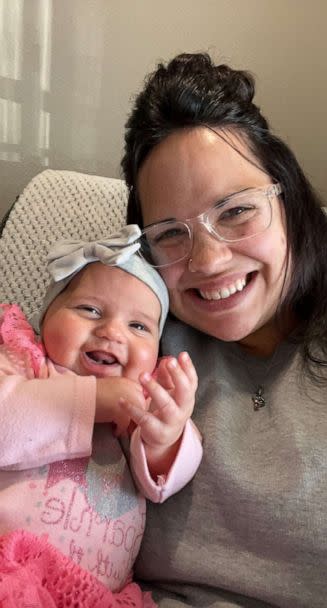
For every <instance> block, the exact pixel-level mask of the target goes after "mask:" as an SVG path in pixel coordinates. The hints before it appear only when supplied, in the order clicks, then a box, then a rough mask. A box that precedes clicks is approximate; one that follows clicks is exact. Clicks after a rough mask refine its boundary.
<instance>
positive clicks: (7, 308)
mask: <svg viewBox="0 0 327 608" xmlns="http://www.w3.org/2000/svg"><path fill="white" fill-rule="evenodd" d="M0 344H4V345H5V346H7V347H8V348H9V349H10V350H12V351H14V352H15V353H17V354H18V355H22V356H23V357H26V356H27V357H28V359H29V364H30V366H31V367H32V369H33V371H34V373H35V376H37V377H38V376H39V373H40V369H41V365H42V363H43V362H44V359H45V350H44V346H43V345H42V343H41V342H40V340H39V338H37V337H36V336H35V333H34V330H33V328H32V327H31V325H30V324H29V322H28V321H27V319H26V317H25V315H24V313H23V312H22V310H21V309H20V308H19V306H17V304H0Z"/></svg>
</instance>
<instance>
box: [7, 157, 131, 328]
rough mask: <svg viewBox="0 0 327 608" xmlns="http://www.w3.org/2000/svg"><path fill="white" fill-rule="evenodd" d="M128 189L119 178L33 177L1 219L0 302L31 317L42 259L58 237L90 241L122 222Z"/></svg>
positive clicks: (41, 285) (43, 280)
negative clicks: (16, 306)
mask: <svg viewBox="0 0 327 608" xmlns="http://www.w3.org/2000/svg"><path fill="white" fill-rule="evenodd" d="M126 204H127V188H126V185H125V182H123V181H122V180H120V179H114V178H108V177H98V176H95V175H86V174H84V173H76V172H73V171H55V170H51V169H48V170H46V171H43V172H42V173H39V175H37V176H36V177H34V178H33V179H32V180H31V181H30V182H29V184H28V185H27V186H26V188H25V189H24V191H23V193H22V194H21V195H20V196H19V197H18V199H17V201H16V202H15V204H14V205H13V207H12V209H11V210H10V213H9V215H8V216H7V217H6V222H5V225H4V227H3V231H2V235H1V238H0V260H1V262H0V302H10V303H14V302H16V303H18V304H20V306H21V307H22V309H23V310H24V312H25V314H26V315H27V316H28V317H30V316H31V315H32V314H33V313H35V312H37V311H38V310H39V308H40V305H41V303H42V299H43V296H44V292H45V290H46V288H47V285H48V283H49V277H48V274H47V271H46V255H47V252H48V250H49V247H50V245H51V244H52V243H53V242H54V241H57V240H59V239H61V238H76V239H89V240H92V239H95V238H98V237H101V236H105V235H107V234H108V233H109V232H113V231H115V230H118V229H119V228H120V227H121V226H122V225H124V224H125V223H126V222H125V216H126Z"/></svg>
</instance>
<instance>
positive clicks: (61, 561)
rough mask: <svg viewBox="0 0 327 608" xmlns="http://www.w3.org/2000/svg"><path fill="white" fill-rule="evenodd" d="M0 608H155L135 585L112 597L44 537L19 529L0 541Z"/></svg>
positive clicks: (94, 579)
mask: <svg viewBox="0 0 327 608" xmlns="http://www.w3.org/2000/svg"><path fill="white" fill-rule="evenodd" d="M0 608H156V604H154V602H153V601H152V599H151V595H150V593H143V592H142V591H141V589H140V587H139V586H138V585H137V584H136V583H130V584H128V585H126V587H124V589H123V590H122V591H120V592H119V593H112V592H111V591H110V590H109V589H107V587H105V586H104V585H103V584H102V583H100V582H99V581H98V580H97V579H96V578H95V577H94V576H92V574H91V573H89V572H88V571H87V570H84V569H83V568H80V566H78V565H77V564H75V562H73V561H71V560H70V559H69V558H68V557H66V556H65V555H63V554H62V553H60V551H58V550H57V549H56V548H55V547H52V546H51V545H50V544H49V543H48V541H47V539H46V537H45V536H42V537H38V536H35V535H34V534H30V533H29V532H26V531H23V530H18V531H15V532H11V533H10V534H7V535H5V536H2V537H0Z"/></svg>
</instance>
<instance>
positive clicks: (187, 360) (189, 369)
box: [177, 352, 198, 391]
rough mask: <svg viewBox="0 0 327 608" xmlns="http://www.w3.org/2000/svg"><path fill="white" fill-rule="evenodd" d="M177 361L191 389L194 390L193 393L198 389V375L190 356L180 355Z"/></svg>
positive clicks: (185, 353)
mask: <svg viewBox="0 0 327 608" xmlns="http://www.w3.org/2000/svg"><path fill="white" fill-rule="evenodd" d="M177 360H178V363H179V365H180V366H181V368H182V370H183V371H184V373H185V374H186V376H187V377H188V379H189V382H190V384H191V387H192V388H193V389H194V391H196V389H197V387H198V375H197V373H196V370H195V367H194V365H193V362H192V359H191V357H190V355H189V354H188V353H187V352H183V353H180V354H179V355H178V357H177Z"/></svg>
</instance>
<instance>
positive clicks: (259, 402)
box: [252, 386, 266, 412]
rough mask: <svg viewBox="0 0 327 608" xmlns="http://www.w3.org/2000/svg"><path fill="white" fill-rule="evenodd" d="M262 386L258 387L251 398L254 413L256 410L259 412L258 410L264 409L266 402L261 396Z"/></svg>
mask: <svg viewBox="0 0 327 608" xmlns="http://www.w3.org/2000/svg"><path fill="white" fill-rule="evenodd" d="M263 392H264V389H263V386H258V388H257V390H256V391H255V393H254V395H253V397H252V401H253V409H254V411H255V412H256V411H257V410H260V408H262V407H264V406H265V405H266V400H265V398H264V396H263Z"/></svg>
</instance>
